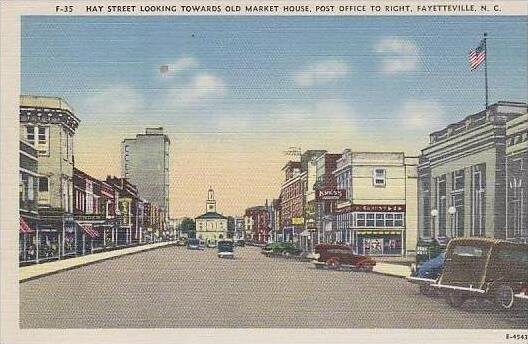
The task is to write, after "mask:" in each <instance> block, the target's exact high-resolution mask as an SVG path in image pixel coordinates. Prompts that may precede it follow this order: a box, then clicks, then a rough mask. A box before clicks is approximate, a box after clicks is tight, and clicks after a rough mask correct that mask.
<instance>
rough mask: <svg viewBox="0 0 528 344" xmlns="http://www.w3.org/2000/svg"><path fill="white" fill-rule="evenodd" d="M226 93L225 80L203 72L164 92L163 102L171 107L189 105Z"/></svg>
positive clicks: (201, 102)
mask: <svg viewBox="0 0 528 344" xmlns="http://www.w3.org/2000/svg"><path fill="white" fill-rule="evenodd" d="M225 93H226V85H225V82H224V81H223V80H222V78H220V77H219V76H217V75H215V74H212V73H209V72H203V73H199V74H197V75H195V76H193V77H192V78H191V80H190V81H189V82H188V83H186V84H183V85H177V87H176V88H172V89H170V90H169V92H168V93H167V94H166V99H165V102H166V104H167V105H169V106H171V107H189V106H193V105H198V104H203V103H204V102H207V101H210V100H214V99H217V98H221V97H223V96H224V94H225Z"/></svg>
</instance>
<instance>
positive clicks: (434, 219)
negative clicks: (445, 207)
mask: <svg viewBox="0 0 528 344" xmlns="http://www.w3.org/2000/svg"><path fill="white" fill-rule="evenodd" d="M437 216H438V210H436V209H433V210H431V217H432V218H433V239H434V238H435V237H436V228H435V227H436V217H437Z"/></svg>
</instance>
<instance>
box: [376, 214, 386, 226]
mask: <svg viewBox="0 0 528 344" xmlns="http://www.w3.org/2000/svg"><path fill="white" fill-rule="evenodd" d="M376 227H385V214H383V213H381V214H376Z"/></svg>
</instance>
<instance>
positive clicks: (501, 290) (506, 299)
mask: <svg viewBox="0 0 528 344" xmlns="http://www.w3.org/2000/svg"><path fill="white" fill-rule="evenodd" d="M514 295H515V292H514V291H513V289H512V287H510V286H509V285H501V286H499V287H498V288H497V289H495V295H494V301H495V304H496V305H497V306H498V307H499V308H500V309H502V310H506V311H507V310H510V309H512V308H513V305H514V304H515V296H514Z"/></svg>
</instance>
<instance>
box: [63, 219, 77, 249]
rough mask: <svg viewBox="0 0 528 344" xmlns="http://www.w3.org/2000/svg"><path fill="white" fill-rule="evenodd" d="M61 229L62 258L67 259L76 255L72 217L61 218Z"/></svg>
mask: <svg viewBox="0 0 528 344" xmlns="http://www.w3.org/2000/svg"><path fill="white" fill-rule="evenodd" d="M62 229H63V230H62V235H63V245H62V247H63V250H62V256H63V257H67V256H75V255H77V231H76V228H75V221H74V220H73V216H72V215H69V214H65V215H64V216H63V221H62Z"/></svg>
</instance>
